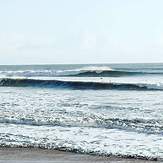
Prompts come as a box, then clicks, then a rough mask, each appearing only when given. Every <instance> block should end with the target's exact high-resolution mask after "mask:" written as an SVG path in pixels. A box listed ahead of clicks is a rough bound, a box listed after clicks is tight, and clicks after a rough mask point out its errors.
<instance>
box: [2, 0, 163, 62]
mask: <svg viewBox="0 0 163 163" xmlns="http://www.w3.org/2000/svg"><path fill="white" fill-rule="evenodd" d="M162 6H163V1H162V0H0V64H60V63H61V64H81V63H130V62H131V63H139V62H141V63H142V62H163V10H162Z"/></svg>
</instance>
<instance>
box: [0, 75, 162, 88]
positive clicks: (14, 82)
mask: <svg viewBox="0 0 163 163" xmlns="http://www.w3.org/2000/svg"><path fill="white" fill-rule="evenodd" d="M0 86H1V87H5V86H8V87H48V88H69V89H79V90H80V89H81V90H82V89H92V90H112V89H115V90H163V87H162V85H161V84H159V83H158V84H147V83H146V84H143V83H112V82H108V83H107V82H94V81H71V80H69V81H67V80H41V79H27V78H2V79H0Z"/></svg>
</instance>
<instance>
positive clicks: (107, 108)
mask: <svg viewBox="0 0 163 163" xmlns="http://www.w3.org/2000/svg"><path fill="white" fill-rule="evenodd" d="M162 99H163V64H109V65H108V64H103V65H24V66H13V65H11V66H9V65H8V66H7V65H6V66H5V65H4V66H0V146H1V147H2V146H3V147H26V148H29V147H35V148H46V149H52V150H53V149H57V150H64V151H72V152H78V153H87V154H94V155H106V156H110V155H113V156H119V157H125V158H126V157H129V158H130V157H132V158H141V159H151V160H162V159H163V100H162Z"/></svg>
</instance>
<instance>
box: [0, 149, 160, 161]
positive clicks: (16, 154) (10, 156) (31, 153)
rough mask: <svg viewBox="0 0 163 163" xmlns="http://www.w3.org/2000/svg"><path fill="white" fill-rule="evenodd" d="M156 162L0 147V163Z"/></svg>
mask: <svg viewBox="0 0 163 163" xmlns="http://www.w3.org/2000/svg"><path fill="white" fill-rule="evenodd" d="M27 162H29V163H36V162H39V163H52V162H54V163H72V162H74V163H75V162H77V163H106V162H109V163H154V162H161V161H147V160H139V159H123V158H115V157H104V156H92V155H85V154H75V153H71V152H62V151H56V150H45V149H34V148H0V163H27Z"/></svg>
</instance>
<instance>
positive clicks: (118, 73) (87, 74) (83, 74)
mask: <svg viewBox="0 0 163 163" xmlns="http://www.w3.org/2000/svg"><path fill="white" fill-rule="evenodd" d="M142 74H145V73H143V72H129V71H116V70H110V71H107V70H104V71H80V72H78V73H76V74H68V75H63V76H76V77H121V76H132V75H142Z"/></svg>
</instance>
